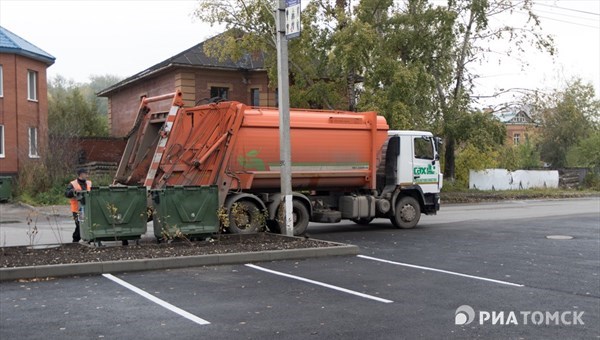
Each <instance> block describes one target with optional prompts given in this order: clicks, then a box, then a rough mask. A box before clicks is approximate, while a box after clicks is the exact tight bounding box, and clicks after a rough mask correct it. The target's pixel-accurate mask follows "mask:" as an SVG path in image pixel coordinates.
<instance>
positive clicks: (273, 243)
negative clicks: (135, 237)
mask: <svg viewBox="0 0 600 340" xmlns="http://www.w3.org/2000/svg"><path fill="white" fill-rule="evenodd" d="M130 243H133V242H130ZM337 245H338V244H336V243H330V242H326V241H320V240H313V239H307V238H298V237H285V236H281V235H276V234H270V233H258V234H251V235H221V237H220V238H217V237H215V238H212V239H209V240H205V241H195V242H186V241H177V242H172V243H161V244H154V243H140V244H139V245H135V244H131V245H128V246H120V245H119V246H102V247H97V246H93V245H87V244H82V243H74V244H63V245H61V246H59V247H55V248H42V249H32V247H4V248H2V249H1V250H0V255H1V256H0V267H2V268H10V267H27V266H39V265H51V264H68V263H85V262H104V261H120V260H138V259H154V258H165V257H178V256H193V255H208V254H227V253H242V252H255V251H265V250H284V249H301V248H320V247H332V246H337Z"/></svg>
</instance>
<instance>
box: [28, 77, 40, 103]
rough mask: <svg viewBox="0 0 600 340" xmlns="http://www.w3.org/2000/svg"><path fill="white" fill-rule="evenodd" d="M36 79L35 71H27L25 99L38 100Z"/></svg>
mask: <svg viewBox="0 0 600 340" xmlns="http://www.w3.org/2000/svg"><path fill="white" fill-rule="evenodd" d="M37 80H38V73H37V72H35V71H31V70H29V71H27V99H29V100H36V101H37V100H38V97H37Z"/></svg>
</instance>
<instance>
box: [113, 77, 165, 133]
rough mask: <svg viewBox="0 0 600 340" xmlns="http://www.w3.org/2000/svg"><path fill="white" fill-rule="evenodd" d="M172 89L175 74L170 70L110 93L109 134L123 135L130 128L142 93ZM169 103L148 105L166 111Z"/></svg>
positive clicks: (151, 93) (147, 93)
mask: <svg viewBox="0 0 600 340" xmlns="http://www.w3.org/2000/svg"><path fill="white" fill-rule="evenodd" d="M173 91H175V75H174V73H172V72H170V73H166V74H163V75H159V76H156V77H153V78H150V79H144V80H143V81H140V82H138V83H137V84H135V85H133V86H129V87H126V88H124V89H122V90H120V91H119V92H117V93H114V94H112V95H111V96H110V97H109V102H108V105H109V117H108V119H109V124H110V134H111V136H114V137H123V136H125V134H127V133H128V132H129V131H130V130H131V128H132V127H133V123H134V122H135V118H136V116H137V113H138V112H137V111H138V109H139V107H140V98H141V97H142V96H143V95H147V96H149V97H152V96H157V95H161V94H165V93H170V92H173ZM170 105H171V102H170V101H168V100H166V101H162V102H158V103H153V104H151V105H150V107H151V109H152V110H153V111H167V110H168V109H169V107H170Z"/></svg>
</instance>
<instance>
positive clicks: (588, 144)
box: [567, 130, 600, 168]
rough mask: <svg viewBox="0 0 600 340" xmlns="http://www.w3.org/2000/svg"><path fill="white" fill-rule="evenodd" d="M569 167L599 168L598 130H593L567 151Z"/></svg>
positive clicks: (599, 135) (599, 136) (599, 146)
mask: <svg viewBox="0 0 600 340" xmlns="http://www.w3.org/2000/svg"><path fill="white" fill-rule="evenodd" d="M567 163H568V165H569V166H571V167H586V168H600V131H598V130H594V131H593V132H592V133H591V135H590V136H588V137H587V138H583V139H581V140H580V141H579V143H578V144H577V145H576V146H574V147H573V148H571V149H570V150H569V152H568V153H567Z"/></svg>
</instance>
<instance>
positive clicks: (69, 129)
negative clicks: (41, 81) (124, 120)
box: [48, 76, 108, 138]
mask: <svg viewBox="0 0 600 340" xmlns="http://www.w3.org/2000/svg"><path fill="white" fill-rule="evenodd" d="M87 86H89V85H83V86H82V85H80V84H76V83H75V82H73V81H72V80H66V79H65V78H64V77H61V76H56V77H55V78H54V79H52V80H50V82H49V86H48V131H49V134H50V135H52V136H60V137H68V138H75V137H92V136H108V120H107V117H106V115H101V114H100V113H99V112H98V105H97V102H96V100H95V99H89V96H88V99H86V96H85V93H86V91H88V90H87Z"/></svg>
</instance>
